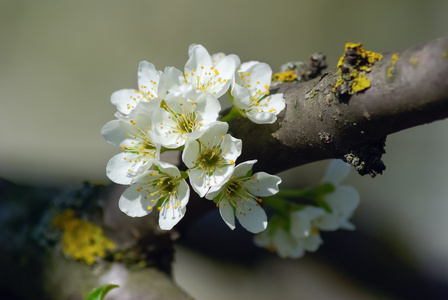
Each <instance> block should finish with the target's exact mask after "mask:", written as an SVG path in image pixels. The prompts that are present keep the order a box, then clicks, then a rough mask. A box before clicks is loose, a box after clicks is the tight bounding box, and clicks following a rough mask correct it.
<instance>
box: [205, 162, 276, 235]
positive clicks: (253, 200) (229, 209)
mask: <svg viewBox="0 0 448 300" xmlns="http://www.w3.org/2000/svg"><path fill="white" fill-rule="evenodd" d="M256 162H257V161H256V160H251V161H246V162H243V163H241V164H239V165H238V166H236V167H235V169H234V171H233V174H232V176H231V177H230V179H229V180H228V181H226V182H225V183H224V184H222V185H221V186H219V185H218V186H213V187H211V188H210V190H209V192H208V193H207V195H206V196H205V198H207V199H209V200H213V201H214V202H215V203H216V205H217V206H218V207H219V212H220V214H221V217H222V218H223V220H224V222H225V223H226V224H227V225H228V226H229V227H230V228H231V229H235V216H236V218H237V219H238V221H239V222H240V224H241V225H242V226H243V227H244V228H246V229H247V230H248V231H250V232H252V233H258V232H261V231H263V230H265V229H266V227H267V224H268V222H267V216H266V213H265V212H264V210H263V209H262V208H261V206H260V203H261V202H262V199H261V198H260V197H267V196H272V195H274V194H276V193H277V192H278V185H279V184H280V183H281V182H282V180H281V178H280V177H278V176H274V175H269V174H267V173H264V172H259V173H256V174H254V175H251V173H252V166H253V165H254V164H255V163H256Z"/></svg>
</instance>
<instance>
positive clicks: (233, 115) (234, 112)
mask: <svg viewBox="0 0 448 300" xmlns="http://www.w3.org/2000/svg"><path fill="white" fill-rule="evenodd" d="M241 117H243V118H247V116H246V113H245V112H244V111H242V110H241V109H239V108H238V107H237V106H235V105H234V106H233V107H232V109H231V110H230V111H229V113H228V114H227V115H225V116H224V117H222V118H221V119H220V121H221V122H229V121H230V120H233V119H238V118H241Z"/></svg>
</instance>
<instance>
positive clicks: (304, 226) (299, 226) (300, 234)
mask: <svg viewBox="0 0 448 300" xmlns="http://www.w3.org/2000/svg"><path fill="white" fill-rule="evenodd" d="M324 214H325V211H324V210H323V209H321V208H318V207H314V206H307V207H306V208H304V209H303V210H299V211H295V212H292V213H291V230H290V231H291V235H292V236H294V237H295V238H297V239H302V238H305V237H308V236H310V235H311V227H312V226H311V221H312V220H314V219H315V218H317V217H319V216H322V215H324Z"/></svg>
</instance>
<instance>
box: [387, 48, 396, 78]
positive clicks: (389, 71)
mask: <svg viewBox="0 0 448 300" xmlns="http://www.w3.org/2000/svg"><path fill="white" fill-rule="evenodd" d="M397 60H398V53H394V54H392V57H391V58H390V61H391V63H392V64H391V65H390V67H389V68H387V77H388V78H391V77H392V76H393V75H394V74H393V73H394V72H395V64H396V63H397Z"/></svg>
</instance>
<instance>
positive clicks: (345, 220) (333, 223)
mask: <svg viewBox="0 0 448 300" xmlns="http://www.w3.org/2000/svg"><path fill="white" fill-rule="evenodd" d="M325 202H326V203H327V204H328V205H329V206H330V208H331V209H332V213H331V214H330V213H327V214H325V215H323V216H321V217H319V218H318V219H317V221H318V222H317V223H316V224H317V226H318V228H319V229H321V230H328V231H333V230H337V229H339V228H343V229H347V230H353V229H355V228H354V225H353V224H352V223H350V222H349V219H350V218H351V216H352V214H353V211H354V210H355V209H356V207H357V206H358V204H359V195H358V192H357V191H356V190H355V189H354V188H353V187H351V186H338V187H337V189H336V191H335V192H334V193H332V194H329V195H327V196H326V197H325Z"/></svg>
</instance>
